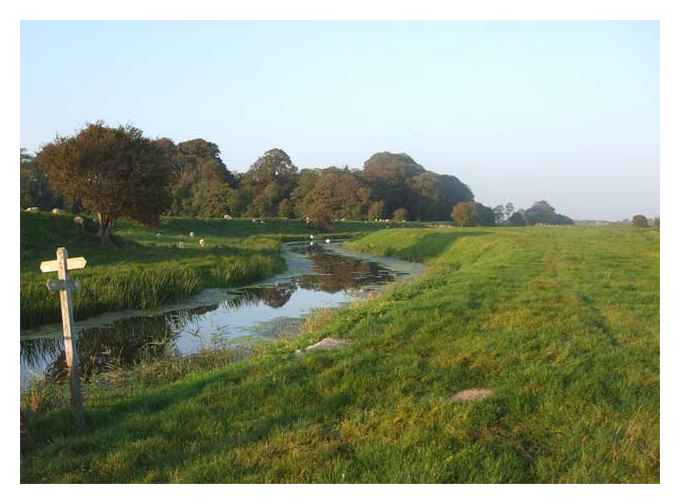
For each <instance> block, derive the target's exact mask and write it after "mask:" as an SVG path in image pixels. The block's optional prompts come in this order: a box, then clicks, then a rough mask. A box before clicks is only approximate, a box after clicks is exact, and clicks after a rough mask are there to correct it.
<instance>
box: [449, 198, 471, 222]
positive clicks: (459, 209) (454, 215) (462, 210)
mask: <svg viewBox="0 0 680 504" xmlns="http://www.w3.org/2000/svg"><path fill="white" fill-rule="evenodd" d="M451 219H452V220H453V223H454V224H456V225H457V226H476V225H477V216H476V215H475V202H474V201H461V202H460V203H457V204H456V206H454V207H453V210H452V211H451Z"/></svg>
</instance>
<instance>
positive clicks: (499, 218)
mask: <svg viewBox="0 0 680 504" xmlns="http://www.w3.org/2000/svg"><path fill="white" fill-rule="evenodd" d="M493 215H494V222H495V223H496V224H502V223H503V221H505V207H504V206H503V205H496V206H495V207H493Z"/></svg>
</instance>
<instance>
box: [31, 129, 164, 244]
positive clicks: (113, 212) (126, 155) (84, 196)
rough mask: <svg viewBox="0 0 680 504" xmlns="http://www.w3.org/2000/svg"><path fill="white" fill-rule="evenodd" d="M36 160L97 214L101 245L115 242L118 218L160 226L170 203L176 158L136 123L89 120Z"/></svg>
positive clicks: (63, 190) (54, 181)
mask: <svg viewBox="0 0 680 504" xmlns="http://www.w3.org/2000/svg"><path fill="white" fill-rule="evenodd" d="M37 160H38V162H39V164H40V166H41V167H42V168H43V169H44V170H45V172H46V173H47V175H48V177H49V179H50V182H51V183H52V184H53V185H54V187H55V188H56V189H57V190H58V191H59V192H60V193H62V194H63V195H64V196H65V197H67V198H71V199H72V200H78V199H79V200H80V201H81V202H82V204H83V206H84V207H85V208H86V209H88V210H90V211H91V212H93V213H95V214H96V216H97V219H98V221H99V231H98V236H99V237H100V238H101V240H102V243H105V244H110V243H112V242H111V234H112V231H113V225H114V223H115V221H116V220H117V219H119V218H121V217H128V218H130V219H133V220H135V221H137V222H139V223H141V224H144V225H146V226H150V227H155V226H157V225H158V224H159V223H160V215H161V213H162V212H163V211H164V210H166V209H167V208H168V207H169V205H170V193H169V186H170V182H171V177H172V166H171V162H170V160H169V158H168V156H167V154H166V152H165V150H164V149H163V148H162V146H161V145H159V144H158V143H157V142H155V141H153V140H150V139H148V138H146V137H144V135H143V133H142V131H141V130H139V129H137V128H135V127H133V126H129V125H128V126H119V127H117V128H110V127H108V126H106V125H105V124H104V123H103V122H96V123H92V124H88V125H87V126H85V127H84V128H83V129H82V130H80V131H79V132H77V133H76V134H75V135H73V136H70V137H61V136H57V138H56V139H55V140H54V141H53V142H51V143H49V144H47V145H45V146H43V148H42V150H41V151H40V152H39V153H38V155H37Z"/></svg>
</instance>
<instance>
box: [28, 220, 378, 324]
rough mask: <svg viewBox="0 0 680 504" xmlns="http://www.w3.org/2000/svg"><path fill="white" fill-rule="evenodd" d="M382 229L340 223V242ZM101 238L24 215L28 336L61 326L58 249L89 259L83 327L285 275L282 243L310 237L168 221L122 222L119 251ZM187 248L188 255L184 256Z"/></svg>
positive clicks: (276, 226) (271, 226)
mask: <svg viewBox="0 0 680 504" xmlns="http://www.w3.org/2000/svg"><path fill="white" fill-rule="evenodd" d="M377 228H378V226H377V225H374V224H367V223H361V222H339V223H337V231H338V233H341V234H342V233H345V234H347V233H356V232H361V231H366V230H375V229H377ZM94 231H96V228H95V227H94V226H92V227H90V228H89V229H88V230H86V231H81V230H80V229H79V228H78V226H77V225H75V224H74V223H73V216H72V215H64V216H53V215H51V214H48V213H40V214H29V213H25V212H22V213H21V326H22V328H29V327H32V326H35V325H38V324H41V323H46V322H56V321H59V320H60V317H61V315H60V311H59V297H58V296H56V295H54V294H50V293H49V291H48V290H47V288H46V287H45V281H46V280H47V278H48V275H45V274H41V273H40V269H39V266H40V262H41V261H44V260H50V259H54V258H55V250H56V248H57V247H59V246H66V247H67V249H68V251H69V254H70V256H71V257H77V256H85V258H86V259H87V261H88V265H87V268H86V269H85V270H81V271H74V272H73V277H74V278H77V279H80V280H81V290H79V291H76V293H75V294H74V304H75V316H76V319H77V320H78V319H83V318H85V317H88V316H91V315H94V314H98V313H103V312H107V311H114V310H120V309H125V308H135V309H147V308H155V307H158V306H160V305H162V304H164V303H169V302H172V301H177V300H179V299H181V298H182V297H185V296H188V295H191V294H195V293H197V292H198V291H200V290H201V289H204V288H207V287H232V286H237V285H243V284H246V283H250V282H253V281H256V280H261V279H264V278H267V277H269V276H271V275H273V274H275V273H278V272H279V271H281V270H282V269H283V268H284V267H285V264H284V261H283V260H282V259H281V257H280V255H279V246H280V244H281V242H283V241H290V240H300V239H305V238H306V237H307V236H308V235H309V233H310V229H308V228H307V227H306V226H305V225H304V224H302V223H301V222H299V221H288V222H286V221H284V220H279V219H268V220H267V222H266V224H253V223H252V222H251V221H250V220H249V219H234V220H232V221H225V220H223V219H190V218H165V219H163V220H162V223H161V226H160V229H157V230H151V229H146V228H144V227H142V226H138V225H135V224H133V223H131V222H125V221H123V222H120V223H119V224H118V225H117V227H116V229H115V234H116V237H117V242H118V245H119V246H118V247H117V248H111V247H103V246H102V245H101V244H100V243H99V240H98V238H97V237H96V236H95V234H94ZM158 232H160V233H161V237H160V238H156V233H158ZM190 232H193V233H194V237H193V238H192V237H190V236H189V233H190ZM312 232H313V231H312ZM315 234H316V233H315ZM201 238H205V239H206V246H205V248H201V247H200V246H199V243H198V241H199V239H201ZM180 241H183V242H184V244H185V248H183V249H180V248H177V244H178V242H180ZM50 275H51V276H54V277H56V273H52V274H50Z"/></svg>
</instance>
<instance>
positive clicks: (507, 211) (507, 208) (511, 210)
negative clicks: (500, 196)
mask: <svg viewBox="0 0 680 504" xmlns="http://www.w3.org/2000/svg"><path fill="white" fill-rule="evenodd" d="M514 213H515V205H513V204H512V203H510V202H508V203H506V204H505V220H508V219H510V216H511V215H512V214H514Z"/></svg>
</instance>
